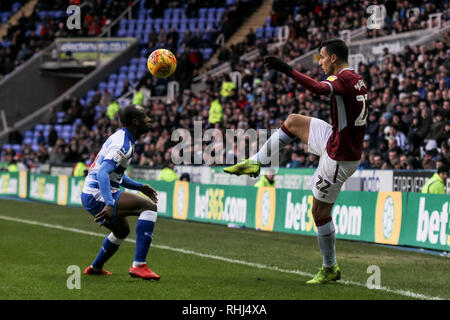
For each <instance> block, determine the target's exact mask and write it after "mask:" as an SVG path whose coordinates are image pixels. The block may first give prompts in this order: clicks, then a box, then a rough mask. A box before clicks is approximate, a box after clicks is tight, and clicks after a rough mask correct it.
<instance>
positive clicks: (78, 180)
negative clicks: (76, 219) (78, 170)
mask: <svg viewBox="0 0 450 320" xmlns="http://www.w3.org/2000/svg"><path fill="white" fill-rule="evenodd" d="M83 187H84V177H69V184H68V189H69V194H68V199H67V204H68V205H70V206H76V207H81V206H83V205H82V204H81V192H83Z"/></svg>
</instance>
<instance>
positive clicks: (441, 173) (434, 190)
mask: <svg viewBox="0 0 450 320" xmlns="http://www.w3.org/2000/svg"><path fill="white" fill-rule="evenodd" d="M447 177H448V167H447V166H446V165H443V166H440V167H439V168H438V169H437V172H436V173H435V174H434V175H433V176H432V177H431V178H430V179H429V180H428V181H427V182H426V183H425V185H424V186H423V187H422V193H430V194H445V184H446V181H447Z"/></svg>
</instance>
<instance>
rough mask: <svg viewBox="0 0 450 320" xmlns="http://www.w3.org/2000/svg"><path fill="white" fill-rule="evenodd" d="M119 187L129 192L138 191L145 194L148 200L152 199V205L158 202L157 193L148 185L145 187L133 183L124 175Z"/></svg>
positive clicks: (138, 183) (135, 182)
mask: <svg viewBox="0 0 450 320" xmlns="http://www.w3.org/2000/svg"><path fill="white" fill-rule="evenodd" d="M120 185H121V186H122V187H124V188H128V189H131V190H138V191H140V192H142V193H143V194H145V195H146V196H147V197H149V198H150V199H152V201H153V202H154V203H157V202H158V193H157V192H156V190H155V189H153V188H152V187H150V186H149V185H145V184H142V183H140V182H137V181H134V180H133V179H131V178H130V177H129V176H127V175H126V174H124V175H123V178H122V183H121V184H120Z"/></svg>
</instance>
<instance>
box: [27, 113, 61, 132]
mask: <svg viewBox="0 0 450 320" xmlns="http://www.w3.org/2000/svg"><path fill="white" fill-rule="evenodd" d="M61 113H62V116H63V117H64V112H58V113H57V114H56V116H57V117H60V114H61ZM34 130H35V132H39V131H44V125H42V124H37V125H36V126H35V127H34Z"/></svg>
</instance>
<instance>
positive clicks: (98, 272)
mask: <svg viewBox="0 0 450 320" xmlns="http://www.w3.org/2000/svg"><path fill="white" fill-rule="evenodd" d="M84 274H95V275H109V274H112V273H111V272H109V271H107V270H105V269H102V270H98V269H94V268H92V266H89V267H87V268H86V269H85V270H84Z"/></svg>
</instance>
